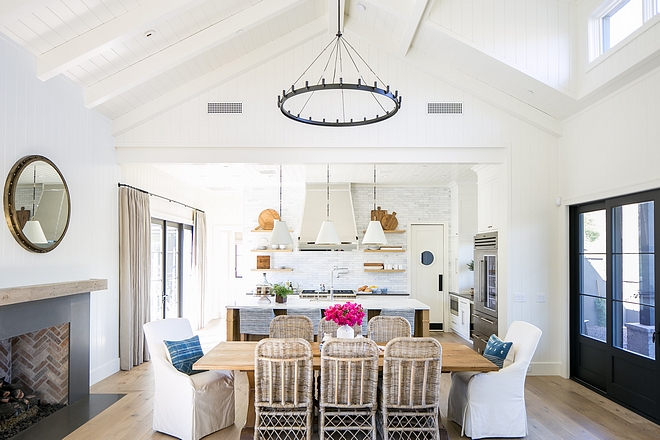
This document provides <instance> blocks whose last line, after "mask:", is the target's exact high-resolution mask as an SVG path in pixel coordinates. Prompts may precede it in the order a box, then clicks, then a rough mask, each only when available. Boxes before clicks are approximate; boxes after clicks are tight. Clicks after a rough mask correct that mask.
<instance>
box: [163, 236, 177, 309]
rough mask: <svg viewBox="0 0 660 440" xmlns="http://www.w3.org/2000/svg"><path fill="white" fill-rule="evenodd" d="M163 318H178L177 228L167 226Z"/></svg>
mask: <svg viewBox="0 0 660 440" xmlns="http://www.w3.org/2000/svg"><path fill="white" fill-rule="evenodd" d="M165 247H166V249H167V254H166V257H165V318H178V317H179V228H178V227H177V226H169V225H168V226H167V237H166V240H165Z"/></svg>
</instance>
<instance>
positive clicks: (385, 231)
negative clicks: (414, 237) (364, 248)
mask: <svg viewBox="0 0 660 440" xmlns="http://www.w3.org/2000/svg"><path fill="white" fill-rule="evenodd" d="M362 232H364V233H365V234H366V233H367V231H366V230H364V231H362ZM383 232H384V233H386V234H403V233H404V232H406V230H405V229H392V230H391V231H387V230H385V229H383Z"/></svg>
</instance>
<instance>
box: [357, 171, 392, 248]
mask: <svg viewBox="0 0 660 440" xmlns="http://www.w3.org/2000/svg"><path fill="white" fill-rule="evenodd" d="M375 210H376V165H374V211H375ZM362 244H366V245H368V246H369V247H373V248H378V247H379V246H380V245H383V244H387V238H385V232H383V225H381V224H380V221H378V220H371V221H370V222H369V226H367V232H365V234H364V238H363V239H362Z"/></svg>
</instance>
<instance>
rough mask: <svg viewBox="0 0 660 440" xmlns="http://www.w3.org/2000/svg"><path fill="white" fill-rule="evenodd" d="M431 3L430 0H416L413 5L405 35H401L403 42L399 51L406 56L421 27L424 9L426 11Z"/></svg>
mask: <svg viewBox="0 0 660 440" xmlns="http://www.w3.org/2000/svg"><path fill="white" fill-rule="evenodd" d="M428 4H429V0H416V1H415V4H414V5H413V8H412V11H411V12H410V16H409V17H408V21H407V22H406V27H405V28H404V29H403V35H402V36H401V43H400V44H399V49H398V51H397V53H398V54H399V55H400V56H402V57H405V56H406V54H407V53H408V49H410V45H411V44H412V41H413V38H414V37H415V33H416V32H417V29H418V28H419V23H420V21H421V20H422V16H423V15H424V11H426V6H427V5H428Z"/></svg>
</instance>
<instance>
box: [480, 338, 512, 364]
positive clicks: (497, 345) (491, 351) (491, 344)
mask: <svg viewBox="0 0 660 440" xmlns="http://www.w3.org/2000/svg"><path fill="white" fill-rule="evenodd" d="M512 346H513V342H504V341H503V340H501V339H500V338H498V337H497V336H495V335H490V338H489V339H488V344H486V348H485V349H484V357H485V358H486V359H488V360H489V361H491V362H492V363H494V364H495V365H497V368H500V369H501V368H502V366H503V365H504V359H506V355H507V354H509V350H511V347H512Z"/></svg>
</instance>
